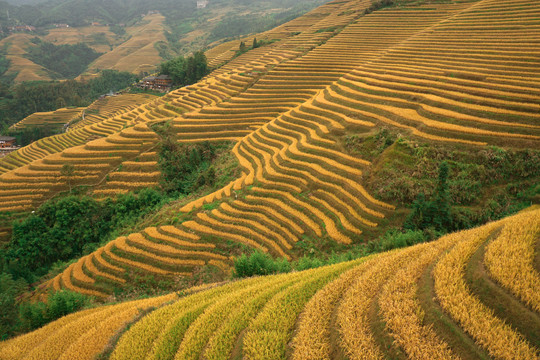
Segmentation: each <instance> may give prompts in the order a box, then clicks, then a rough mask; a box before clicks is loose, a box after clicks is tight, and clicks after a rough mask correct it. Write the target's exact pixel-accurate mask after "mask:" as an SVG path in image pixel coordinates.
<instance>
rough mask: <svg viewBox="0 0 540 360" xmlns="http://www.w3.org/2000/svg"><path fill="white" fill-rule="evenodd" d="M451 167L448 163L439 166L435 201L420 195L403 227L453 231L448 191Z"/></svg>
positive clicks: (444, 162)
mask: <svg viewBox="0 0 540 360" xmlns="http://www.w3.org/2000/svg"><path fill="white" fill-rule="evenodd" d="M448 175H449V166H448V163H447V162H446V161H443V162H442V163H441V164H440V165H439V179H438V182H437V188H436V189H435V193H434V194H433V199H432V200H430V201H426V199H425V196H424V194H423V193H420V194H418V197H417V199H416V200H415V201H414V202H413V204H412V209H411V212H410V213H409V215H408V216H407V219H406V220H405V223H404V224H403V227H404V228H405V229H409V230H424V229H427V228H433V229H435V230H437V231H443V232H446V231H451V230H454V228H455V226H454V224H453V222H452V216H451V210H452V206H451V204H450V195H449V191H448Z"/></svg>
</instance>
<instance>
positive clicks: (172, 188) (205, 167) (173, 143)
mask: <svg viewBox="0 0 540 360" xmlns="http://www.w3.org/2000/svg"><path fill="white" fill-rule="evenodd" d="M167 129H168V126H167V125H164V126H163V127H162V128H161V129H160V130H159V133H160V135H161V136H162V140H161V142H160V147H159V159H158V165H159V169H160V171H161V179H160V186H161V188H162V190H163V191H164V192H166V193H169V194H188V193H190V192H193V191H195V190H197V189H198V188H200V187H202V186H204V185H209V186H213V185H214V183H215V181H216V171H215V169H214V167H213V166H212V161H213V160H214V159H215V158H216V156H217V155H216V147H215V146H214V145H212V144H211V143H209V142H207V141H206V142H204V143H201V144H199V143H197V144H193V145H187V144H180V143H179V142H178V141H177V140H176V137H175V136H174V135H173V134H171V133H170V132H169V131H167Z"/></svg>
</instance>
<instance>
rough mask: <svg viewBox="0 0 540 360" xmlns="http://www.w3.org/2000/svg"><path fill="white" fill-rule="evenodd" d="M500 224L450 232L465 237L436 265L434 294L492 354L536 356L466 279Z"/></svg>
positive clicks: (532, 357) (495, 355)
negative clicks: (472, 260) (475, 257)
mask: <svg viewBox="0 0 540 360" xmlns="http://www.w3.org/2000/svg"><path fill="white" fill-rule="evenodd" d="M498 225H499V224H498V223H491V224H488V225H485V226H483V227H480V228H477V229H473V230H469V231H465V232H461V233H457V234H453V235H450V236H458V237H461V238H462V239H465V240H464V241H462V242H460V243H459V244H457V245H456V246H455V247H454V249H452V250H451V251H450V252H449V253H448V254H447V255H445V256H444V257H443V258H442V259H441V260H440V261H439V262H438V263H437V265H436V266H435V270H434V278H435V293H436V294H437V299H438V300H439V302H440V304H441V306H442V308H443V309H444V310H445V311H447V312H448V313H449V314H450V315H451V316H452V317H453V318H454V319H455V320H456V321H457V322H458V323H459V324H460V325H461V326H462V327H463V329H464V330H465V331H467V332H468V333H469V334H471V335H472V337H473V338H474V339H475V340H476V342H477V343H478V344H480V345H481V346H482V347H484V348H485V349H486V350H487V351H488V353H489V354H490V355H491V356H494V357H497V358H500V359H537V358H538V356H539V354H538V350H537V349H535V348H534V347H532V346H531V345H530V344H528V343H527V341H526V340H525V339H524V338H523V336H522V335H520V334H518V333H517V332H516V331H515V330H514V329H512V328H511V327H510V326H509V325H507V324H506V323H505V322H504V321H502V320H501V319H499V318H497V317H495V316H494V315H493V311H492V310H491V309H489V308H487V307H486V306H485V305H483V304H482V303H481V302H480V301H479V300H478V299H477V298H476V297H474V296H473V295H472V294H471V293H470V291H469V289H468V288H467V285H466V283H465V280H464V278H463V276H464V268H465V265H466V264H467V261H468V260H469V259H470V257H471V256H472V255H473V254H474V252H475V251H476V250H477V249H478V247H479V246H480V245H481V244H482V243H483V242H484V241H486V239H487V238H488V236H489V235H490V234H491V232H492V231H494V230H495V229H496V226H498Z"/></svg>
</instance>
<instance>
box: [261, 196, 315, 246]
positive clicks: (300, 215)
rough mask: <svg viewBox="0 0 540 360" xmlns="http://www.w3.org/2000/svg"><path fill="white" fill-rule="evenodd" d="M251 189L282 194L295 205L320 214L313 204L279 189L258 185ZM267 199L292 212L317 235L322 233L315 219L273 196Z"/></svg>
mask: <svg viewBox="0 0 540 360" xmlns="http://www.w3.org/2000/svg"><path fill="white" fill-rule="evenodd" d="M252 190H253V191H257V192H258V193H263V194H270V195H277V196H282V197H283V198H285V199H287V201H289V202H290V203H292V204H295V205H297V206H299V207H300V208H306V209H308V210H310V211H311V210H315V211H316V214H317V215H320V214H321V212H320V211H319V210H317V209H315V208H314V207H313V206H311V205H309V204H307V203H306V202H303V201H301V200H299V199H297V198H295V197H294V196H293V195H291V194H289V193H287V192H284V191H280V190H270V189H264V188H258V187H254V188H252ZM267 201H268V202H271V203H274V204H276V205H277V206H278V207H281V208H282V209H284V210H285V211H287V212H288V213H290V214H293V215H294V216H295V217H297V218H299V219H300V220H301V221H302V222H304V223H305V224H306V225H307V226H308V227H309V228H311V229H312V230H313V231H314V232H315V234H317V236H321V235H322V231H321V228H320V226H319V225H318V224H317V223H316V222H315V221H313V220H311V218H309V217H308V216H306V215H305V214H304V213H303V212H301V211H298V210H295V209H293V208H292V207H290V206H288V205H285V203H283V202H281V201H280V200H277V199H274V198H270V197H268V200H267ZM317 217H319V218H321V217H320V216H317ZM323 217H326V216H325V215H323Z"/></svg>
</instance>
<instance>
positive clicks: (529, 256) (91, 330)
mask: <svg viewBox="0 0 540 360" xmlns="http://www.w3.org/2000/svg"><path fill="white" fill-rule="evenodd" d="M539 235H540V210H538V208H536V209H529V210H528V211H525V212H522V213H520V214H518V215H515V216H512V217H510V218H506V219H504V220H501V221H498V222H494V223H489V224H487V225H485V226H482V227H479V228H476V229H472V230H468V231H463V232H458V233H454V234H450V235H447V236H444V237H443V238H441V239H439V240H437V241H434V242H432V243H428V244H422V245H417V246H414V247H410V248H407V249H403V250H397V251H392V252H388V253H382V254H378V255H374V256H369V257H365V258H361V259H359V260H355V261H352V262H347V263H340V264H337V265H333V266H327V267H322V268H317V269H312V270H307V271H302V272H295V273H290V274H283V275H276V276H267V277H255V278H251V279H247V280H243V281H237V282H232V283H229V284H226V285H221V286H219V285H217V286H216V287H214V288H211V289H208V290H204V289H202V291H198V292H196V293H193V294H191V295H190V293H192V292H194V291H197V290H200V289H194V290H191V291H188V292H187V293H186V294H185V295H180V296H179V295H178V294H171V295H169V296H164V297H160V298H153V299H144V300H138V301H133V302H128V303H122V304H118V305H110V306H106V307H100V308H95V309H90V310H86V311H82V312H79V313H75V314H72V315H69V316H66V317H64V318H62V319H60V320H58V321H56V322H53V323H51V324H49V325H47V326H45V327H43V328H42V329H39V330H37V331H35V332H33V333H30V334H27V335H23V336H20V337H18V338H15V339H13V340H10V341H7V342H4V343H0V359H3V360H8V359H10V360H11V359H75V358H76V359H92V358H94V356H95V355H97V354H99V353H100V352H101V351H103V350H105V349H106V348H107V350H108V351H109V352H110V350H112V355H111V356H110V359H114V360H119V359H129V360H134V359H173V358H174V359H200V358H205V359H229V358H235V359H236V358H242V359H274V360H275V359H286V358H290V359H302V360H308V359H317V360H321V359H340V358H351V359H385V358H392V359H405V358H411V359H432V358H440V359H459V358H461V359H481V358H494V359H495V358H496V359H509V360H510V359H513V360H516V359H523V360H525V359H527V360H532V359H539V358H540V347H539V344H540V337H539V330H540V316H539V315H538V311H539V309H540V276H539V273H538V270H539V266H540V263H539V262H538V257H537V256H536V257H535V248H536V249H537V248H538V245H539V239H540V237H539ZM536 255H537V254H536ZM156 306H157V307H158V308H157V309H156V310H153V311H152V309H153V308H152V307H156ZM137 309H139V311H151V312H150V313H149V314H148V315H145V316H144V317H142V318H140V316H139V317H136V316H137ZM130 321H134V323H132V324H130V325H129V326H126V323H127V322H130ZM119 330H122V332H120V336H119V337H116V338H114V340H110V339H111V337H112V336H113V335H114V334H118V331H119ZM110 341H112V342H110Z"/></svg>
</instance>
